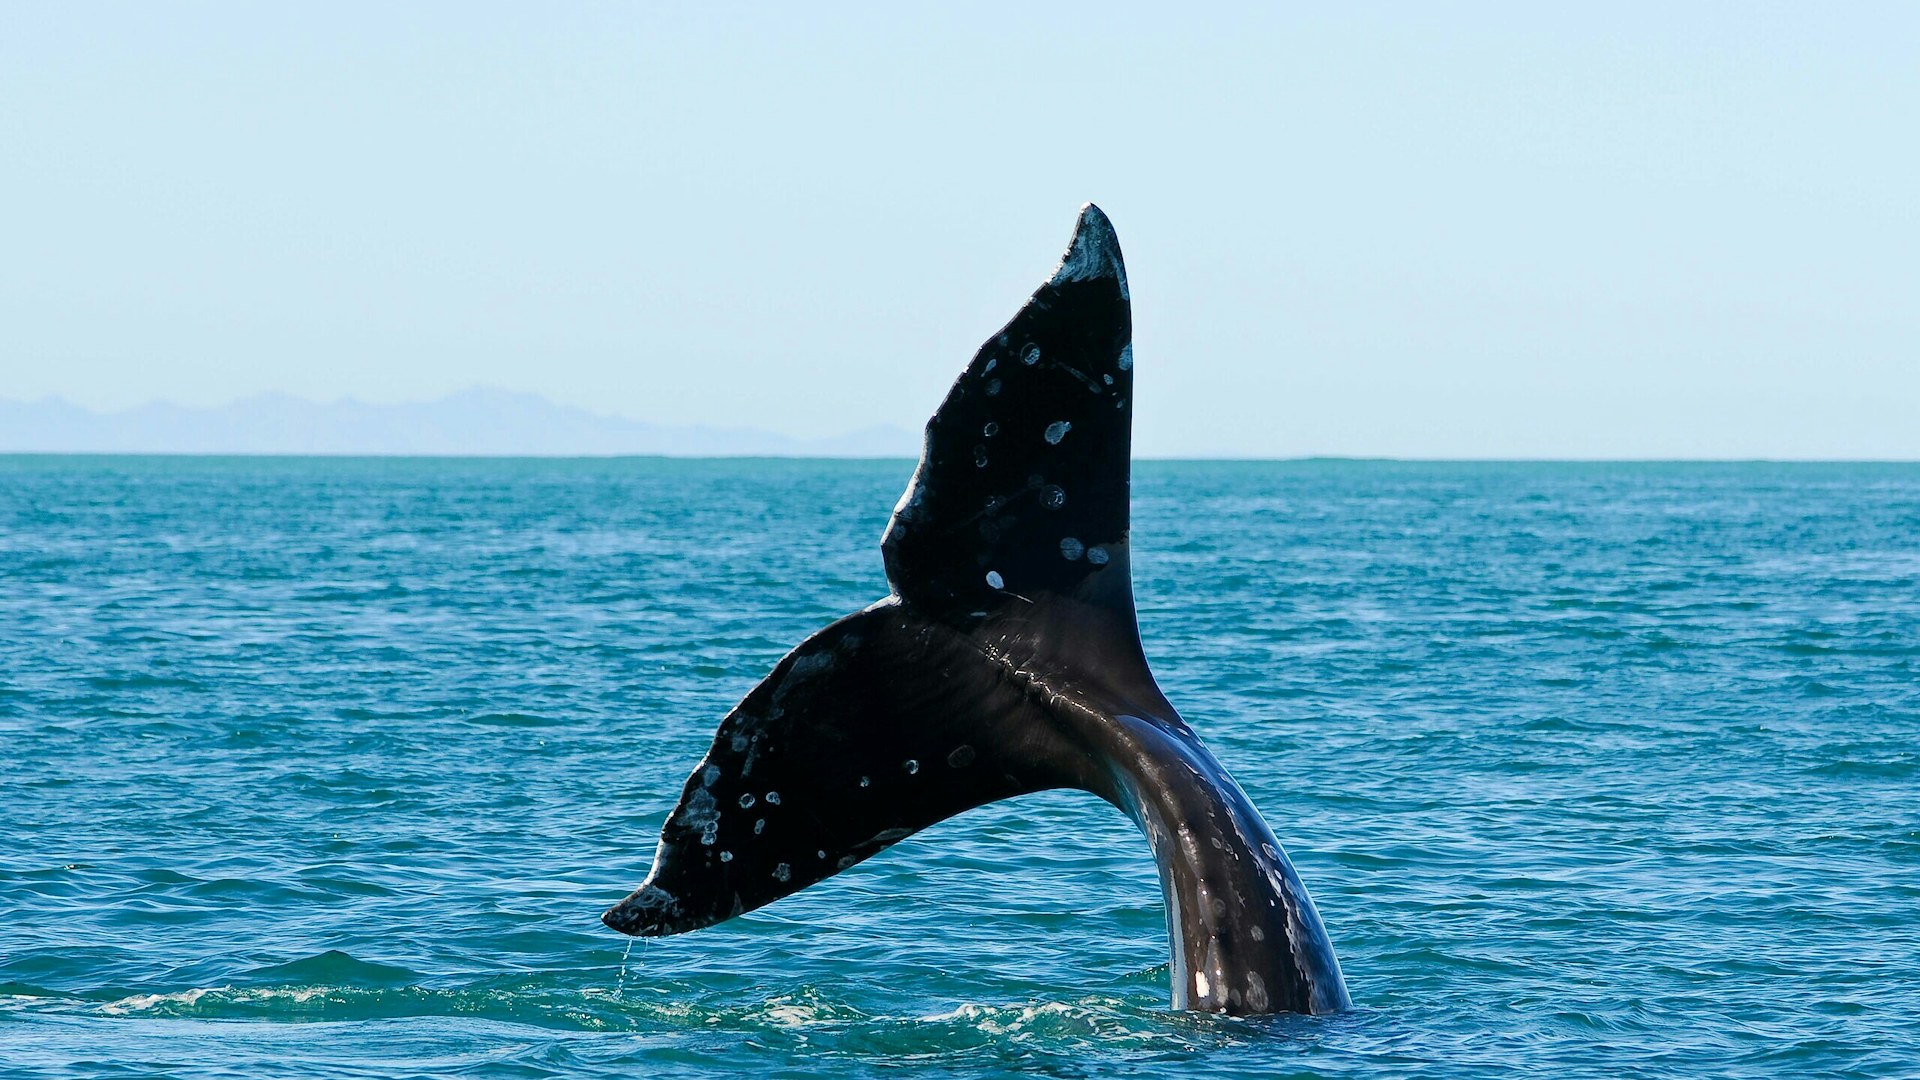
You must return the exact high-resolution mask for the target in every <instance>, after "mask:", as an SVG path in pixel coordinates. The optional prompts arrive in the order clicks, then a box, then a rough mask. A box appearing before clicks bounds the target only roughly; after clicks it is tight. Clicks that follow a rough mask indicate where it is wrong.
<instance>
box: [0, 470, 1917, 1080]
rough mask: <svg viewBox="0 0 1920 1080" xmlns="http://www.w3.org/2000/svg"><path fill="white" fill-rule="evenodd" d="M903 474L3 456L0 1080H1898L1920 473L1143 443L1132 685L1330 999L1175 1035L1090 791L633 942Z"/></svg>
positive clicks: (1908, 993) (873, 575)
mask: <svg viewBox="0 0 1920 1080" xmlns="http://www.w3.org/2000/svg"><path fill="white" fill-rule="evenodd" d="M909 471H910V465H909V463H906V462H873V463H848V462H818V461H779V462H768V461H754V462H668V461H655V460H616V461H425V460H275V459H263V460H204V459H138V458H104V459H52V458H41V459H34V458H13V459H0V739H4V742H3V743H0V746H4V756H0V799H4V802H3V803H0V1071H5V1072H7V1073H9V1074H10V1075H20V1076H49V1077H52V1076H98V1075H128V1076H132V1075H140V1076H146V1075H166V1074H171V1075H179V1076H234V1077H261V1076H274V1075H303V1076H304V1075H341V1076H383V1077H384V1076H404V1075H422V1076H426V1075H433V1076H441V1075H475V1076H511V1077H535V1076H567V1077H573V1076H592V1075H606V1076H636V1075H677V1074H685V1075H699V1074H708V1073H713V1072H725V1071H729V1070H732V1071H744V1072H749V1073H752V1074H754V1075H766V1076H775V1075H786V1074H796V1073H809V1072H814V1073H826V1074H831V1075H836V1076H868V1075H899V1074H900V1070H901V1068H902V1067H912V1068H914V1069H917V1070H920V1071H923V1072H926V1073H930V1074H936V1075H942V1076H980V1077H986V1076H1003V1075H1007V1074H1009V1073H1010V1072H1013V1071H1015V1070H1031V1071H1037V1072H1041V1073H1046V1074H1053V1075H1063V1076H1090V1077H1091V1076H1114V1075H1125V1076H1176V1075H1177V1076H1188V1075H1198V1074H1204V1075H1212V1076H1275V1075H1293V1074H1297V1075H1327V1076H1380V1075H1397V1076H1433V1077H1457V1076H1476V1075H1479V1076H1506V1075H1511V1074H1514V1073H1516V1072H1531V1073H1533V1074H1536V1075H1550V1076H1594V1077H1618V1076H1656V1075H1687V1076H1699V1075H1743V1076H1746V1075H1763V1074H1770V1075H1781V1076H1798V1075H1816V1074H1818V1075H1835V1076H1842V1075H1845V1076H1899V1075H1906V1076H1912V1075H1916V1074H1920V467H1916V466H1874V465H1793V466H1787V465H1561V464H1554V465H1454V464H1385V463H1339V462H1300V463H1262V464H1202V463H1192V464H1171V463H1168V464H1157V463H1148V464H1143V465H1141V466H1140V467H1139V468H1138V472H1137V477H1136V482H1135V508H1134V509H1135V521H1136V526H1135V533H1134V536H1135V552H1136V555H1135V559H1136V564H1135V565H1136V574H1137V582H1136V588H1137V591H1138V593H1139V597H1140V608H1141V616H1142V623H1143V627H1144V632H1145V637H1146V641H1147V649H1148V654H1149V655H1150V656H1151V657H1152V659H1153V661H1154V664H1155V670H1156V672H1157V674H1158V676H1159V679H1160V681H1161V683H1162V685H1163V687H1164V688H1165V689H1166V691H1167V694H1168V696H1169V697H1170V698H1171V699H1172V700H1173V701H1174V702H1175V703H1176V704H1177V705H1178V706H1179V707H1180V709H1181V710H1182V711H1183V713H1184V714H1185V715H1186V717H1187V718H1188V720H1190V721H1191V722H1192V723H1193V725H1194V726H1195V727H1196V728H1197V729H1198V730H1199V731H1200V732H1201V733H1202V735H1203V736H1204V737H1205V738H1207V739H1208V741H1209V742H1210V744H1211V745H1212V746H1213V748H1214V750H1215V752H1216V753H1217V754H1218V756H1219V757H1220V758H1221V759H1222V760H1223V761H1224V762H1226V764H1227V765H1228V767H1229V768H1230V769H1232V771H1233V772H1234V773H1235V775H1236V776H1237V777H1238V779H1239V780H1240V782H1241V784H1242V785H1243V786H1244V787H1245V788H1246V789H1247V790H1248V792H1249V793H1250V794H1251V796H1252V797H1253V800H1254V802H1255V803H1256V804H1257V805H1259V806H1260V807H1261V808H1262V810H1263V811H1264V812H1265V814H1266V816H1267V818H1268V820H1269V821H1270V822H1271V824H1272V825H1273V828H1274V831H1275V832H1276V833H1277V834H1278V835H1279V836H1280V837H1281V838H1282V839H1283V840H1284V841H1285V842H1286V843H1287V845H1288V846H1289V848H1290V850H1291V852H1292V855H1293V858H1294V860H1295V862H1296V863H1297V865H1298V867H1299V870H1300V873H1301V875H1302V877H1303V878H1304V879H1305V880H1306V882H1307V884H1308V886H1309V887H1310V888H1311V889H1312V891H1313V893H1314V895H1315V897H1316V899H1317V901H1318V904H1319V907H1320V910H1321V912H1322V914H1323V915H1324V916H1325V918H1326V922H1327V926H1328V929H1329V931H1330V933H1331V934H1332V937H1333V940H1334V943H1335V945H1336V947H1337V949H1338V950H1339V953H1340V956H1341V959H1342V961H1343V964H1344V966H1345V969H1346V973H1347V977H1348V981H1349V985H1350V988H1351V990H1352V993H1353V998H1354V1002H1355V1008H1354V1010H1353V1011H1352V1012H1351V1013H1348V1014H1345V1015H1341V1016H1337V1017H1331V1018H1317V1019H1308V1018H1300V1017H1283V1018H1275V1019H1266V1020H1228V1019H1220V1018H1213V1017H1203V1016H1193V1015H1181V1014H1175V1013H1171V1012H1168V1011H1167V1010H1166V1008H1165V1002H1166V1000H1167V986H1166V982H1167V971H1166V963H1167V956H1166V941H1165V927H1164V923H1163V918H1162V914H1161V910H1160V896H1159V891H1158V886H1157V884H1156V881H1155V876H1154V870H1153V865H1152V862H1151V860H1150V858H1149V857H1148V854H1147V849H1146V844H1145V842H1144V841H1143V840H1142V839H1141V838H1140V837H1139V836H1138V835H1137V834H1136V833H1135V832H1134V831H1133V827H1132V825H1131V824H1130V823H1128V822H1127V821H1126V820H1125V819H1124V818H1122V817H1121V816H1120V815H1119V814H1118V813H1117V812H1115V811H1113V810H1111V809H1110V808H1108V807H1106V806H1105V805H1104V804H1101V803H1099V802H1097V801H1096V800H1094V799H1093V798H1092V797H1091V796H1087V795H1081V794H1077V793H1053V794H1048V795H1041V796H1035V797H1031V798H1028V799H1024V800H1020V801H1016V802H1012V803H1007V804H1002V805H1000V806H996V807H992V808H988V809H985V810H980V811H975V812H973V813H971V814H967V815H964V816H962V817H960V818H957V819H954V820H952V821H949V822H946V823H945V824H943V825H941V826H939V827H937V828H935V829H933V830H930V831H929V832H927V833H924V834H922V835H921V836H920V837H917V838H915V839H913V840H910V841H908V842H906V843H903V844H901V845H899V846H898V847H896V848H894V849H892V850H890V851H888V852H887V853H885V854H884V855H882V856H880V857H878V858H876V859H873V860H871V861H869V862H867V863H864V864H862V865H860V866H858V867H856V868H854V869H853V870H851V871H849V872H848V873H846V874H844V875H842V876H841V877H839V878H836V879H833V880H831V881H829V882H826V883H824V884H822V885H821V886H818V887H816V888H815V889H812V890H809V891H807V892H804V893H801V894H799V895H798V896H795V897H793V898H792V899H790V900H786V901H783V902H781V903H779V904H776V905H774V906H772V907H770V908H768V909H765V910H764V911H761V912H757V913H755V914H753V915H750V916H747V917H745V918H742V919H739V920H736V921H735V922H733V923H729V924H725V925H723V926H721V927H717V928H715V929H712V930H708V931H704V932H700V933H696V934H692V935H688V936H685V937H681V938H672V939H663V940H659V941H653V942H643V943H640V944H638V945H636V946H634V947H633V948H632V950H631V953H630V954H629V952H628V941H627V939H625V938H621V937H619V936H618V935H615V934H614V933H612V932H611V931H608V930H606V929H604V928H603V927H601V926H600V924H599V923H598V922H597V916H598V915H599V913H600V911H601V910H602V909H603V908H605V907H606V906H607V905H609V904H610V903H612V902H614V901H616V900H618V899H619V898H620V897H621V896H623V895H624V894H625V893H626V892H627V891H628V890H630V889H631V888H633V887H634V886H635V885H637V884H638V883H639V881H640V879H641V877H642V876H644V874H645V872H646V869H647V865H648V862H649V859H650V857H651V854H652V851H653V845H654V840H655V837H656V835H657V830H658V829H659V826H660V823H661V820H662V818H663V816H664V815H665V813H666V812H667V810H668V809H669V808H670V806H671V803H672V800H673V799H674V798H675V797H676V796H677V793H678V789H679V786H680V784H681V782H682V781H683V779H684V778H685V776H686V773H687V771H688V770H689V768H690V767H691V765H692V764H693V762H694V761H695V760H697V759H698V758H699V756H700V755H701V754H702V752H703V751H704V749H705V747H706V744H707V742H708V740H709V738H710V737H711V734H712V731H713V728H714V726H715V724H716V722H717V721H718V719H719V717H720V716H721V715H722V713H724V712H725V711H726V709H727V708H728V707H729V706H731V705H732V704H733V703H734V701H735V700H737V699H738V698H739V697H740V696H741V694H743V693H744V692H745V691H746V690H747V689H748V687H750V686H751V685H752V684H753V683H754V682H755V681H756V680H757V679H758V678H759V677H760V676H762V675H763V674H764V673H765V672H766V671H767V670H768V669H769V667H770V666H771V665H772V664H773V663H774V662H775V660H776V659H778V658H779V657H780V655H781V654H782V653H783V652H784V651H785V650H786V649H787V648H788V647H789V646H790V645H792V644H793V643H795V642H797V641H799V640H800V639H801V638H802V637H804V636H805V635H806V634H808V633H810V632H811V631H812V630H814V629H815V628H817V627H818V626H820V625H821V624H822V623H824V622H826V621H827V620H829V619H831V618H833V617H835V616H838V615H840V614H842V613H845V612H847V611H850V610H853V609H854V608H856V607H859V606H862V605H864V604H866V603H868V602H870V601H872V600H874V599H876V598H877V597H879V596H880V595H881V594H882V593H883V592H884V585H883V584H882V576H881V570H880V559H879V553H878V550H877V546H876V540H877V537H878V536H879V533H880V529H881V526H882V524H883V522H884V519H885V516H886V514H887V512H888V510H889V508H890V507H891V506H892V505H893V502H894V499H895V498H896V496H897V495H898V493H899V491H900V490H901V488H902V487H903V485H904V483H905V481H906V478H907V474H908V472H909Z"/></svg>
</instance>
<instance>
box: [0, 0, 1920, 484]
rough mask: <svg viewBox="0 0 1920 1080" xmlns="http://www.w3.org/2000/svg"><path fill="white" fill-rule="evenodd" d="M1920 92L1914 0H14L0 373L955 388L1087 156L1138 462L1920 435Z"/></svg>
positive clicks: (704, 398) (105, 392)
mask: <svg viewBox="0 0 1920 1080" xmlns="http://www.w3.org/2000/svg"><path fill="white" fill-rule="evenodd" d="M823 6H825V7H829V8H830V9H831V10H830V11H828V12H826V13H822V12H821V11H817V10H812V9H814V8H818V7H823ZM1916 117H1920V5H1915V4H1908V3H1899V4H1884V5H1875V4H1836V5H1807V4H1763V3H1737V4H1713V3H1692V4H1672V3H1660V4H1632V3H1609V4H1594V5H1560V4H1531V3H1529V4H1512V5H1504V4H1451V5H1431V4H1406V5H1373V4H1364V3H1363V4H1352V5H1347V4H1341V5H1280V4H1260V5H1250V6H1235V5H1220V6H1214V7H1211V8H1210V9H1209V10H1208V11H1204V12H1197V13H1188V14H1179V15H1176V14H1173V13H1171V12H1170V11H1169V10H1168V5H1163V4H1156V5H1144V4H1143V5H1129V4H1114V3H1106V4H1097V5H1070V4H1057V5H1055V4H1049V5H1031V4H1009V5H994V4H981V3H974V4H967V5H951V6H948V7H947V8H946V9H944V10H941V9H935V8H933V7H931V6H925V7H923V6H920V5H902V4H887V5H873V6H858V5H852V4H846V5H839V4H836V5H799V4H781V5H773V4H768V5H731V4H729V5H676V6H672V7H669V6H667V5H642V4H617V5H595V4H566V5H494V4H486V3H461V4H445V5H436V4H409V5H387V4H378V5H374V4H367V5H355V4H338V3H330V4H313V5H277V4H276V5H267V4H235V5H229V4H111V5H96V4H84V3H74V4H7V5H0V398H11V399H35V398H39V397H42V396H48V395H57V396H60V397H64V398H67V399H69V400H72V401H75V402H78V403H80V404H83V405H86V406H88V407H90V408H94V409H123V408H128V407H132V406H135V405H140V404H143V403H146V402H150V401H154V400H166V401H173V402H178V403H181V404H186V405H196V406H210V405H217V404H222V403H226V402H229V401H232V400H234V399H236V398H242V397H246V396H249V395H254V394H259V393H266V392H277V393H286V394H292V395H297V396H301V397H306V398H310V399H313V400H316V401H331V400H336V399H340V398H346V397H352V398H358V399H360V400H364V401H369V402H397V401H411V400H424V399H430V398H435V397H438V396H441V395H445V394H448V393H452V392H454V391H458V390H460V389H463V388H467V387H472V386H489V387H501V388H505V389H509V390H516V391H530V392H535V393H539V394H542V395H544V396H546V397H548V398H550V399H551V400H553V401H555V402H559V403H561V404H566V405H578V406H584V407H587V408H590V409H594V410H596V411H600V412H604V413H609V414H614V415H619V416H624V417H630V418H633V419H638V420H645V421H651V422H655V423H667V424H712V425H725V426H747V427H758V428H764V429H767V430H771V431H777V432H782V433H785V434H789V435H795V436H800V437H820V436H828V435H834V434H839V433H843V432H847V431H852V430H856V429H860V428H866V427H870V426H873V425H877V424H892V425H897V426H899V427H903V428H909V429H911V428H917V427H918V426H919V425H920V424H921V423H923V422H924V420H925V418H926V416H927V414H928V413H929V412H930V411H931V410H932V409H933V407H934V406H935V405H937V404H938V403H939V401H940V399H941V397H942V396H943V395H944V393H945V389H946V387H947V385H948V384H949V383H950V381H951V380H952V379H953V378H954V376H955V375H957V374H958V373H959V371H960V370H961V368H962V367H963V366H964V364H965V362H966V361H967V359H968V358H969V357H970V356H971V354H972V352H973V350H974V349H975V348H976V347H977V346H978V345H979V343H980V342H981V341H982V340H984V339H985V338H986V337H987V336H988V335H989V334H991V333H992V332H993V331H994V330H996V329H997V328H998V327H999V326H1000V325H1001V324H1002V323H1003V322H1004V321H1005V320H1006V319H1007V318H1008V317H1010V316H1011V315H1012V314H1013V312H1014V311H1015V310H1016V309H1017V308H1018V307H1019V305H1020V304H1021V302H1022V301H1023V300H1024V299H1025V297H1026V296H1027V294H1028V293H1029V292H1031V290H1032V289H1033V288H1034V287H1035V286H1037V285H1038V284H1039V283H1040V281H1042V280H1043V279H1044V278H1045V277H1046V275H1047V274H1048V272H1049V271H1050V270H1051V268H1052V266H1053V264H1054V262H1055V260H1056V259H1057V258H1058V257H1059V254H1060V252H1061V250H1062V249H1063V248H1064V246H1065V244H1066V242H1067V238H1068V234H1069V231H1070V229H1071V227H1072V224H1073V221H1074V217H1075V213H1076V210H1077V208H1078V207H1079V206H1080V204H1081V203H1083V202H1085V201H1088V200H1091V201H1094V202H1097V203H1099V204H1100V205H1101V206H1102V207H1103V208H1104V209H1105V210H1106V211H1107V213H1108V214H1109V215H1110V216H1111V218H1112V219H1113V222H1114V224H1115V226H1116V228H1117V230H1118V232H1119V236H1120V240H1121V244H1122V247H1123V248H1124V250H1125V253H1126V258H1127V265H1128V273H1129V279H1130V283H1131V286H1132V296H1133V304H1134V319H1135V338H1134V340H1135V355H1136V357H1137V360H1138V367H1137V380H1138V381H1137V408H1136V414H1135V415H1136V420H1135V447H1136V451H1137V452H1138V453H1140V454H1141V455H1143V456H1276V457H1292V456H1302V455H1320V454H1329V455H1359V456H1397V457H1441V458H1461V457H1466V458H1475V457H1548V458H1568V457H1571V458H1591V457H1603V458H1605V457H1625V458H1645V457H1712V458H1719V457H1771V458H1800V457H1813V458H1860V457H1865V458H1920V303H1916V300H1917V299H1920V200H1917V199H1916V197H1915V192H1920V127H1917V126H1916V124H1917V121H1916V119H1915V118H1916Z"/></svg>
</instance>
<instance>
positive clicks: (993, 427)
mask: <svg viewBox="0 0 1920 1080" xmlns="http://www.w3.org/2000/svg"><path fill="white" fill-rule="evenodd" d="M980 434H982V435H985V436H986V437H987V438H989V439H991V438H993V437H994V436H995V435H998V434H1000V425H999V424H996V423H994V422H993V421H991V420H989V421H987V426H986V427H983V428H981V429H980Z"/></svg>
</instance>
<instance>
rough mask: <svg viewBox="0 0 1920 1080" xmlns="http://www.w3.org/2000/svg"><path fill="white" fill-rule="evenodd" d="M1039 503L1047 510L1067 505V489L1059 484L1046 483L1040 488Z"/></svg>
mask: <svg viewBox="0 0 1920 1080" xmlns="http://www.w3.org/2000/svg"><path fill="white" fill-rule="evenodd" d="M1040 505H1041V506H1044V507H1046V508H1047V509H1049V510H1058V509H1060V508H1061V507H1063V506H1065V505H1067V489H1066V488H1063V487H1061V486H1060V485H1059V484H1048V485H1047V486H1046V487H1043V488H1041V489H1040Z"/></svg>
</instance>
